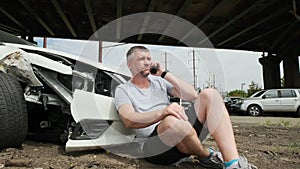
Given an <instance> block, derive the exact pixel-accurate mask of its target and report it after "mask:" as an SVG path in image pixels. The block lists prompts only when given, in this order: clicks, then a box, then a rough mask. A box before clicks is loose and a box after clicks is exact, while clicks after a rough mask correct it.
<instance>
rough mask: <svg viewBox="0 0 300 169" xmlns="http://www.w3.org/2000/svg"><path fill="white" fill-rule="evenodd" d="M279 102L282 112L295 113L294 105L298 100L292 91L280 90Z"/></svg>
mask: <svg viewBox="0 0 300 169" xmlns="http://www.w3.org/2000/svg"><path fill="white" fill-rule="evenodd" d="M280 100H281V109H282V111H283V112H284V111H286V112H296V109H297V107H296V106H295V105H296V103H297V101H299V100H298V99H297V96H296V92H295V91H294V90H280Z"/></svg>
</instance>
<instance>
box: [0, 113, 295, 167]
mask: <svg viewBox="0 0 300 169" xmlns="http://www.w3.org/2000/svg"><path fill="white" fill-rule="evenodd" d="M232 122H233V128H234V133H235V136H236V142H237V145H238V150H239V153H240V154H243V155H245V156H246V157H247V158H248V160H249V161H250V162H252V163H254V164H255V165H256V166H257V167H258V168H261V169H277V168H285V169H296V168H300V119H299V118H298V119H297V118H285V117H246V116H233V117H232ZM205 145H206V146H212V147H215V148H217V147H216V144H215V142H214V141H213V139H209V140H208V141H206V142H205ZM1 168H20V169H21V168H35V169H56V168H59V169H81V168H103V169H104V168H107V169H108V168H115V169H123V168H126V169H136V168H141V169H144V168H146V169H152V168H158V169H163V168H169V169H173V168H174V169H177V168H187V169H192V168H199V169H203V167H201V166H200V165H199V164H198V163H197V161H196V160H191V161H188V162H184V163H181V164H179V165H177V166H175V165H173V166H159V165H153V164H150V163H148V162H146V161H144V160H143V159H131V158H125V157H120V156H117V155H114V154H112V153H108V152H107V151H104V150H93V151H85V152H76V153H66V152H65V151H64V146H63V145H57V144H50V143H39V142H34V141H30V140H27V141H26V142H25V143H24V144H23V145H22V147H20V148H7V149H3V150H0V169H1Z"/></svg>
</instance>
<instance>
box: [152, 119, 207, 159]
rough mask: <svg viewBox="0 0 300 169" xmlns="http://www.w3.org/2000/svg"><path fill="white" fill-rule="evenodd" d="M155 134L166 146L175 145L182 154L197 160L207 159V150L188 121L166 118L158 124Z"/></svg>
mask: <svg viewBox="0 0 300 169" xmlns="http://www.w3.org/2000/svg"><path fill="white" fill-rule="evenodd" d="M157 132H158V134H159V137H160V139H161V140H162V141H163V142H164V143H165V144H166V145H168V146H170V147H173V146H175V145H176V147H177V148H178V150H179V151H180V152H182V153H185V154H192V155H196V156H198V157H199V158H207V157H209V155H210V152H209V151H208V149H206V148H204V147H203V146H202V144H201V142H200V140H199V138H198V135H197V133H196V131H195V130H194V128H193V127H192V125H191V124H190V123H189V122H188V121H185V120H179V119H177V118H176V117H174V116H168V117H166V118H165V119H164V120H163V121H162V122H161V123H160V124H159V126H158V128H157Z"/></svg>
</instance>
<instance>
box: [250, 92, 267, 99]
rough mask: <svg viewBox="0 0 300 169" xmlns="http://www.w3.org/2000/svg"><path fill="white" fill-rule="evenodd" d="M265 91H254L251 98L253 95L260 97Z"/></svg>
mask: <svg viewBox="0 0 300 169" xmlns="http://www.w3.org/2000/svg"><path fill="white" fill-rule="evenodd" d="M263 93H265V90H262V91H258V92H256V93H254V94H253V95H251V96H250V97H251V98H252V97H259V96H261V95H262V94H263Z"/></svg>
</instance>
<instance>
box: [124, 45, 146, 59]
mask: <svg viewBox="0 0 300 169" xmlns="http://www.w3.org/2000/svg"><path fill="white" fill-rule="evenodd" d="M138 50H141V51H145V52H149V49H148V48H146V47H145V46H133V47H131V48H130V49H129V50H128V52H127V54H126V57H127V60H128V59H129V57H130V56H131V55H132V54H133V53H135V52H136V51H138Z"/></svg>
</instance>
